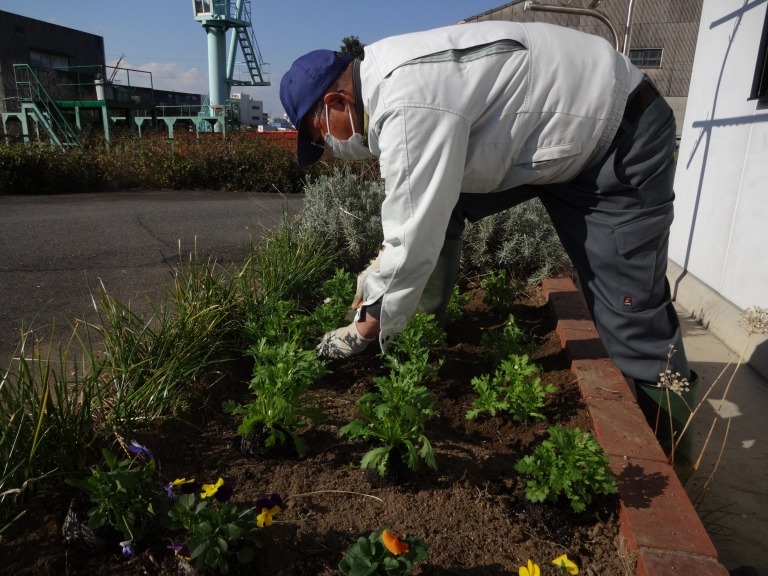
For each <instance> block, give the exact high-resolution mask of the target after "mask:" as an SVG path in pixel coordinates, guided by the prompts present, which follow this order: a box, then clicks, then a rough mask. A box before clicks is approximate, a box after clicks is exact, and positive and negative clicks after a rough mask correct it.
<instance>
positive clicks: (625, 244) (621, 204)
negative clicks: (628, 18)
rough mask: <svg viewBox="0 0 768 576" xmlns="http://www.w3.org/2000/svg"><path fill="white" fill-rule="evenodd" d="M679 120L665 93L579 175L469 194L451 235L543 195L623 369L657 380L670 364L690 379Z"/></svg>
mask: <svg viewBox="0 0 768 576" xmlns="http://www.w3.org/2000/svg"><path fill="white" fill-rule="evenodd" d="M674 147H675V120H674V116H673V114H672V111H671V109H670V108H669V106H668V105H667V103H666V102H665V101H664V99H663V98H661V97H659V98H656V99H655V100H653V101H652V102H651V104H650V105H649V106H647V107H646V109H645V110H644V111H643V112H642V113H641V114H640V115H639V117H637V118H634V119H633V122H628V121H627V120H625V121H624V122H623V123H622V125H621V127H620V128H619V131H618V133H617V134H616V137H615V138H614V141H613V142H612V144H611V147H610V149H609V150H608V152H607V153H606V154H605V156H604V157H603V158H602V159H601V160H599V161H598V162H597V163H596V164H593V165H592V166H591V167H590V168H588V169H587V170H585V171H584V172H583V173H582V174H581V175H579V176H578V177H577V178H575V179H574V180H572V181H570V182H567V183H563V184H554V185H545V186H523V187H520V188H516V189H513V190H508V191H505V192H498V193H494V194H462V195H461V198H460V199H459V202H458V204H457V206H456V208H455V209H454V213H453V216H452V218H451V223H450V225H449V227H448V231H447V233H446V235H447V236H449V237H456V236H460V235H461V233H462V231H463V229H464V221H465V219H468V220H470V221H476V220H478V219H480V218H482V217H484V216H488V215H490V214H494V213H496V212H499V211H501V210H504V209H507V208H510V207H512V206H514V205H516V204H519V203H520V202H522V201H525V200H528V199H530V198H532V197H538V198H540V200H541V202H542V203H543V205H544V206H545V207H546V209H547V212H548V213H549V215H550V217H551V219H552V223H553V224H554V227H555V229H556V230H557V233H558V235H559V236H560V240H561V241H562V243H563V246H564V248H565V250H566V252H567V253H568V255H569V256H570V259H571V262H572V263H573V265H574V267H575V268H576V271H577V273H578V275H579V280H580V283H581V288H582V291H583V293H584V297H585V300H586V302H587V306H588V308H589V311H590V314H591V315H592V318H593V320H594V323H595V326H596V328H597V331H598V334H599V335H600V340H601V341H602V343H603V345H604V346H605V348H606V350H607V351H608V354H609V355H610V357H611V359H612V360H613V361H614V362H615V363H616V365H617V366H618V367H619V369H620V370H621V371H622V372H623V373H624V375H626V376H629V377H631V378H634V379H635V380H640V381H647V382H653V383H655V382H658V380H659V373H660V372H663V371H664V370H665V369H666V368H667V362H668V353H669V347H670V346H672V347H673V348H674V350H675V352H674V354H673V355H672V357H671V359H670V360H669V369H671V370H672V371H673V372H680V374H681V375H682V376H683V377H686V378H689V377H690V369H689V367H688V361H687V359H686V356H685V349H684V348H683V341H682V333H681V329H680V324H679V321H678V318H677V314H676V312H675V309H674V306H673V305H672V302H671V299H670V289H669V283H668V282H667V279H666V269H667V248H668V242H669V227H670V225H671V224H672V219H673V208H672V201H673V200H674V192H673V181H674V172H675V165H674V160H673V153H674Z"/></svg>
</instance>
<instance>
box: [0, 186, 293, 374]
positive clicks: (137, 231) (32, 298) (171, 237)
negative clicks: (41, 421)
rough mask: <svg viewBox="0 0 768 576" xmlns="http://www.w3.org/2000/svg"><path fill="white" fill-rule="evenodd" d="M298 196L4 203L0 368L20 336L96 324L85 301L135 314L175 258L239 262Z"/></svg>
mask: <svg viewBox="0 0 768 576" xmlns="http://www.w3.org/2000/svg"><path fill="white" fill-rule="evenodd" d="M302 203H303V196H301V195H287V196H284V195H281V194H276V193H275V194H257V193H246V192H220V191H186V190H184V191H176V190H174V191H141V190H132V191H126V192H112V193H96V194H71V195H59V196H0V366H7V365H8V363H9V360H10V358H11V357H12V356H13V354H14V353H16V351H17V348H18V344H19V342H20V339H21V332H22V330H29V329H30V328H34V329H35V331H36V333H37V334H38V336H40V337H44V338H48V336H49V335H50V334H51V333H52V331H53V330H54V325H55V332H54V342H57V341H58V340H60V339H65V338H66V337H67V336H68V335H69V333H70V332H71V329H70V325H71V323H72V322H74V321H75V320H76V319H79V318H90V319H92V318H93V312H94V309H93V303H92V299H91V295H92V294H93V293H95V291H96V290H97V289H98V287H99V285H100V284H101V283H103V285H104V287H105V288H106V290H107V292H108V293H109V294H111V295H113V296H115V297H116V298H118V299H119V300H120V301H121V302H124V303H130V304H131V305H132V306H133V307H134V309H141V308H142V307H146V306H147V299H148V298H149V299H152V300H154V301H156V300H157V299H158V297H159V295H160V293H161V290H162V289H163V286H164V285H166V284H167V283H168V281H169V280H171V269H172V266H173V265H174V264H175V263H177V262H178V259H179V257H180V255H181V256H182V257H188V255H189V253H190V252H192V251H193V250H196V252H197V254H198V257H200V258H203V259H207V258H209V257H213V258H215V259H217V260H218V261H219V262H222V263H226V262H230V261H232V262H239V261H242V260H243V259H244V258H245V256H246V255H247V252H248V246H249V243H250V242H254V243H258V241H259V238H260V237H261V235H262V232H263V230H264V229H265V228H269V227H273V226H274V225H275V224H278V223H279V222H280V221H281V219H282V218H283V215H284V214H289V215H292V214H296V213H297V212H298V211H299V210H300V209H301V206H302Z"/></svg>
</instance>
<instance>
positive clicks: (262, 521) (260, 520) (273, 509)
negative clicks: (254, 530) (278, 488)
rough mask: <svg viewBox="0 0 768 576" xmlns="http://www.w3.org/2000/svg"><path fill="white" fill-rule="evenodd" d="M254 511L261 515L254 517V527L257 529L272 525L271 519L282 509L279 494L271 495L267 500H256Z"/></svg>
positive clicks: (281, 500)
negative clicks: (259, 511)
mask: <svg viewBox="0 0 768 576" xmlns="http://www.w3.org/2000/svg"><path fill="white" fill-rule="evenodd" d="M256 509H257V510H261V513H260V514H258V515H257V516H256V525H257V526H258V527H259V528H264V527H265V526H271V525H272V518H273V517H274V516H276V515H277V513H278V512H280V510H282V509H283V499H282V498H280V494H272V495H271V496H270V497H269V498H259V499H258V500H256Z"/></svg>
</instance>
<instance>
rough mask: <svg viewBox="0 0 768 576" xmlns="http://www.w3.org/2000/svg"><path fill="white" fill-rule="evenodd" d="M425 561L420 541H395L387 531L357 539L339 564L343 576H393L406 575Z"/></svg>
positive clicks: (405, 539) (424, 546)
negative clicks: (397, 575)
mask: <svg viewBox="0 0 768 576" xmlns="http://www.w3.org/2000/svg"><path fill="white" fill-rule="evenodd" d="M426 558H427V547H426V545H425V544H424V541H423V540H422V539H421V538H416V537H411V538H402V539H401V538H398V537H397V536H396V535H395V534H394V533H392V532H390V531H389V530H386V529H385V530H376V531H374V532H371V534H370V535H368V536H367V537H366V536H361V537H360V538H358V539H357V541H356V542H355V543H354V544H353V545H352V546H351V547H350V548H349V550H347V553H346V554H345V555H344V558H343V559H342V561H341V562H340V563H339V570H340V571H341V573H342V575H343V576H395V575H396V574H407V573H409V572H410V571H411V570H413V567H414V566H415V565H416V564H418V563H419V562H423V561H424V560H426Z"/></svg>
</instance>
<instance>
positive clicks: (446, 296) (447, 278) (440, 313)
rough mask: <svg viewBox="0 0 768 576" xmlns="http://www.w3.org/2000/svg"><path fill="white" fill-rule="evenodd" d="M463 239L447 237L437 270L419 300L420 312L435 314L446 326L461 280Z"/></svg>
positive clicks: (438, 320) (441, 323) (418, 309)
mask: <svg viewBox="0 0 768 576" xmlns="http://www.w3.org/2000/svg"><path fill="white" fill-rule="evenodd" d="M461 246H462V237H461V236H459V237H456V238H449V237H446V239H445V242H444V243H443V249H442V250H441V251H440V256H438V258H437V264H435V269H434V270H433V271H432V274H431V275H430V277H429V280H427V285H426V286H425V287H424V292H422V294H421V299H420V300H419V306H418V308H417V311H418V312H423V313H426V314H434V315H435V319H436V320H437V322H438V324H439V325H440V326H441V327H442V326H443V325H444V324H445V313H446V311H447V309H448V302H449V301H450V299H451V293H452V292H453V287H454V286H455V285H456V281H457V280H458V279H459V270H460V269H461Z"/></svg>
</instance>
